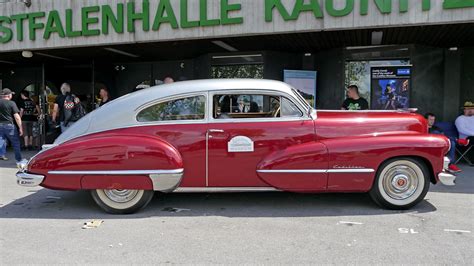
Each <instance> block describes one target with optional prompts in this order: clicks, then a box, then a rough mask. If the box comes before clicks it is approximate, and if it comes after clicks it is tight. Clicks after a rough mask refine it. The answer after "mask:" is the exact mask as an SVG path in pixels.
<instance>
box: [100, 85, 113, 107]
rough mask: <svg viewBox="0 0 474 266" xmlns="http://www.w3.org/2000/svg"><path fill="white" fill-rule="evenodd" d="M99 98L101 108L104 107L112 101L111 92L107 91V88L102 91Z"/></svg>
mask: <svg viewBox="0 0 474 266" xmlns="http://www.w3.org/2000/svg"><path fill="white" fill-rule="evenodd" d="M99 97H100V103H99V107H102V106H103V105H104V104H106V103H108V102H110V101H111V99H110V96H109V90H107V88H105V87H103V88H101V89H100V91H99Z"/></svg>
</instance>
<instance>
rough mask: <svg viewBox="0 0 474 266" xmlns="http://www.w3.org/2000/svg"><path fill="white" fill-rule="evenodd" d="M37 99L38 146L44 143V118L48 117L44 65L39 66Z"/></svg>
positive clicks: (45, 120) (45, 121)
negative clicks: (38, 110) (39, 75)
mask: <svg viewBox="0 0 474 266" xmlns="http://www.w3.org/2000/svg"><path fill="white" fill-rule="evenodd" d="M38 95H39V97H38V100H39V105H40V112H41V113H40V118H41V119H40V121H39V127H40V146H42V145H43V144H45V143H46V133H47V132H46V123H47V119H46V116H47V115H48V113H47V112H48V107H49V106H48V99H47V97H48V96H47V95H46V77H45V67H44V63H42V64H41V86H40V91H39V93H38Z"/></svg>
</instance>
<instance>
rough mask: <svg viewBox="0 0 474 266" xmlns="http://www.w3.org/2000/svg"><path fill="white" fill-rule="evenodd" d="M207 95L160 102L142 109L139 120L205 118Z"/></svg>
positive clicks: (138, 116)
mask: <svg viewBox="0 0 474 266" xmlns="http://www.w3.org/2000/svg"><path fill="white" fill-rule="evenodd" d="M205 109H206V97H204V96H202V95H200V96H193V97H187V98H181V99H177V100H171V101H167V102H162V103H158V104H155V105H152V106H150V107H148V108H146V109H144V110H142V111H141V112H140V113H138V115H137V120H138V122H154V121H175V120H203V119H204V117H205V112H206V110H205Z"/></svg>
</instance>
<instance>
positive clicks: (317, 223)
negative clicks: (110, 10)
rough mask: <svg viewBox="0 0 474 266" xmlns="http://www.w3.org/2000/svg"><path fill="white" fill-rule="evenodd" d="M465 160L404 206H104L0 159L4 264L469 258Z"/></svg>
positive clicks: (277, 202)
mask: <svg viewBox="0 0 474 266" xmlns="http://www.w3.org/2000/svg"><path fill="white" fill-rule="evenodd" d="M29 155H30V156H31V154H29ZM9 156H10V157H12V158H13V154H9ZM461 168H462V169H463V170H464V171H463V172H462V173H461V174H459V175H458V179H457V185H456V186H455V187H445V186H442V185H436V186H433V185H432V186H431V188H430V192H429V193H428V195H427V196H426V198H425V200H424V201H422V202H421V203H420V204H419V205H417V206H416V207H414V208H413V209H411V210H408V211H390V210H384V209H381V208H379V207H378V206H376V205H375V204H374V203H373V202H372V201H371V199H370V197H369V196H368V195H367V194H293V193H285V192H274V193H232V194H177V193H176V194H168V195H160V194H156V195H155V198H154V199H153V200H152V202H151V203H150V204H149V205H148V207H147V208H146V209H144V210H143V211H141V212H139V213H137V214H133V215H109V214H106V213H104V212H102V211H101V210H100V209H99V208H98V207H97V206H96V205H95V203H94V202H93V200H92V199H91V197H90V195H89V193H88V192H86V191H79V192H70V191H53V190H49V189H44V188H40V187H36V188H25V187H20V186H18V185H17V184H16V178H15V172H16V168H15V164H14V162H13V161H12V160H11V161H8V162H3V161H0V264H2V265H5V264H92V263H99V264H118V263H119V264H131V263H134V264H430V265H433V264H436V265H438V264H460V265H474V248H473V247H474V233H473V232H474V194H473V193H474V167H469V166H466V165H461ZM93 220H100V221H103V223H102V224H100V225H99V226H98V227H96V228H91V229H82V228H83V225H84V223H86V222H90V221H93Z"/></svg>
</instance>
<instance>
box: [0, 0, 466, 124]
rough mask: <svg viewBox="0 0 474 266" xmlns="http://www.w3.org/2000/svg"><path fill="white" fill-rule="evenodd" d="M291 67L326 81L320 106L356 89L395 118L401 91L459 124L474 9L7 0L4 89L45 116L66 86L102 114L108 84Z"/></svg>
mask: <svg viewBox="0 0 474 266" xmlns="http://www.w3.org/2000/svg"><path fill="white" fill-rule="evenodd" d="M285 70H297V71H312V72H316V73H317V75H316V77H317V78H316V81H315V83H316V86H315V87H316V91H315V92H314V94H315V98H316V103H315V104H316V107H317V108H320V109H321V108H322V109H339V108H340V106H341V103H342V101H343V100H344V98H345V87H346V86H347V85H349V84H357V85H358V86H359V88H360V90H361V93H362V95H363V96H364V97H366V98H368V100H369V103H370V104H371V107H372V108H373V109H384V108H387V107H389V106H391V105H392V103H390V104H389V103H387V97H386V95H387V94H388V93H389V92H390V87H391V88H392V89H393V90H395V91H397V92H398V96H397V97H399V98H397V99H398V101H399V103H400V106H403V107H412V108H418V109H419V111H420V112H421V113H424V112H434V113H435V114H437V115H438V117H439V118H440V119H441V120H446V121H452V120H453V119H454V118H455V117H456V116H457V115H458V113H459V111H460V106H461V104H462V103H463V102H464V101H467V100H474V0H415V1H414V0H156V1H152V0H149V1H148V0H135V1H132V0H117V1H106V0H84V1H73V0H41V1H40V0H31V1H30V0H16V1H14V0H11V1H5V0H3V1H0V87H2V88H5V87H8V88H10V89H13V90H15V91H20V90H23V89H27V90H29V91H31V93H32V94H34V95H36V96H37V98H36V99H37V100H38V101H39V102H40V103H41V105H42V107H43V109H44V110H45V112H47V111H48V110H47V109H48V106H49V105H50V104H51V101H52V99H54V97H55V95H57V94H58V93H59V91H58V88H59V87H60V85H61V83H63V82H68V83H70V84H71V85H72V88H73V91H74V92H75V93H76V94H77V95H79V96H80V97H81V98H82V99H83V102H86V103H87V104H88V108H89V109H91V110H92V109H93V108H94V106H95V102H96V94H97V92H98V90H99V89H100V88H103V87H106V88H107V89H108V90H109V91H110V93H111V94H112V96H113V97H118V96H121V95H124V94H126V93H129V92H131V91H133V90H134V89H137V88H141V87H146V86H153V85H157V84H160V83H161V82H162V80H163V79H164V77H166V76H171V77H173V78H174V79H175V80H177V81H179V80H192V79H203V78H235V77H244V78H266V79H276V80H284V73H285ZM380 71H382V72H384V71H385V72H386V71H396V72H400V71H401V72H403V73H404V74H405V76H404V77H402V78H405V79H403V80H399V79H398V78H399V77H396V75H395V76H390V75H385V74H384V75H385V76H384V75H379V76H377V75H376V73H382V72H380ZM385 72H384V73H385ZM397 86H398V87H397ZM384 97H385V98H384ZM394 107H399V106H395V105H394Z"/></svg>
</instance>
